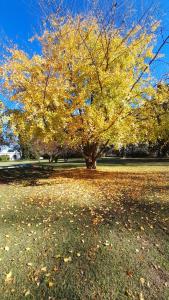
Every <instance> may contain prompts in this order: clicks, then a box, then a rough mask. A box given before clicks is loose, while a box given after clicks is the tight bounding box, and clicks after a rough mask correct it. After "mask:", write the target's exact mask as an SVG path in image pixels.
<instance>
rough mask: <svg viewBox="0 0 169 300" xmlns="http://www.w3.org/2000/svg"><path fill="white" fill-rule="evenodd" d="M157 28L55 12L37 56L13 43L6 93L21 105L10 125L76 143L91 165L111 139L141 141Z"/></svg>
mask: <svg viewBox="0 0 169 300" xmlns="http://www.w3.org/2000/svg"><path fill="white" fill-rule="evenodd" d="M157 27H158V23H157V22H153V23H152V24H151V25H149V26H141V25H135V26H133V27H131V28H129V29H128V30H127V29H125V30H124V31H123V30H122V27H117V26H115V25H114V24H113V23H110V22H109V23H107V24H106V22H104V21H103V20H102V21H100V19H98V18H96V17H95V16H92V15H88V16H76V17H72V16H67V17H65V18H57V17H55V16H54V15H52V16H51V18H50V26H48V27H47V28H46V29H45V30H44V33H43V35H42V36H40V37H38V39H39V42H40V43H41V46H42V54H41V55H34V56H33V57H31V58H30V57H29V56H28V54H26V53H25V52H23V51H21V50H18V49H10V55H9V57H8V59H6V61H5V63H4V65H3V67H2V69H1V77H2V78H3V86H2V88H3V90H4V92H6V93H7V95H8V97H9V98H10V99H11V100H12V101H17V102H18V103H19V104H20V109H19V110H17V111H13V114H12V115H11V123H12V124H13V128H14V130H15V131H16V132H18V133H20V134H21V133H22V135H23V136H25V138H26V139H28V138H30V137H31V138H32V137H33V138H36V137H37V138H38V139H39V138H42V139H43V141H46V142H48V141H50V142H51V141H57V142H58V143H60V144H62V143H64V141H66V143H67V144H68V145H70V146H72V147H80V148H81V149H82V152H83V155H84V157H85V160H86V166H87V168H90V169H92V168H95V167H96V160H97V158H98V157H99V156H100V155H101V154H102V152H103V151H104V149H105V147H106V146H107V145H108V144H114V145H117V146H118V145H119V144H127V143H134V142H137V141H139V139H141V140H144V133H145V130H144V126H143V128H141V126H140V120H141V114H143V115H144V114H145V113H146V112H145V110H144V109H143V108H144V107H145V106H146V105H147V102H148V103H149V104H150V98H151V95H152V93H153V88H152V85H151V74H150V64H151V62H152V61H153V59H154V57H155V56H156V55H155V54H154V53H153V49H154V45H155V40H156V33H155V32H156V29H157ZM140 108H142V109H140ZM147 126H148V125H147ZM138 133H139V134H138Z"/></svg>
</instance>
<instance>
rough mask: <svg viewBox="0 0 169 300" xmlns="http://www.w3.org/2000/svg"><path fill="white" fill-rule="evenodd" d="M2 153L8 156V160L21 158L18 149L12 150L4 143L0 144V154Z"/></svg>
mask: <svg viewBox="0 0 169 300" xmlns="http://www.w3.org/2000/svg"><path fill="white" fill-rule="evenodd" d="M2 155H7V156H9V160H18V159H21V153H20V152H19V151H18V150H14V149H12V148H11V147H9V146H6V145H0V156H2Z"/></svg>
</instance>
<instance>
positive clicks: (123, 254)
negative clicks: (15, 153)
mask: <svg viewBox="0 0 169 300" xmlns="http://www.w3.org/2000/svg"><path fill="white" fill-rule="evenodd" d="M113 162H114V163H113V164H112V161H111V160H110V159H104V160H102V161H101V162H100V163H99V168H98V170H97V171H86V170H85V169H83V168H82V165H83V164H82V162H81V161H80V160H79V161H77V160H71V161H70V162H69V163H67V164H64V163H62V162H60V163H59V164H57V165H55V164H54V165H53V167H54V170H51V169H43V168H42V167H39V164H38V162H37V163H35V162H33V165H34V167H32V168H30V167H24V168H16V169H6V168H5V169H2V170H0V299H1V300H3V299H10V300H11V299H18V300H19V299H39V300H41V299H57V300H59V299H60V300H63V299H67V300H71V299H74V300H76V299H79V300H86V299H93V300H95V299H97V300H102V299H103V300H104V299H106V300H110V299H111V300H115V299H116V300H125V299H126V300H127V299H140V300H142V299H145V300H147V299H148V300H149V299H150V300H155V299H157V300H167V299H169V226H168V225H169V223H168V221H169V187H168V179H169V171H168V162H167V161H159V162H158V161H157V162H155V161H154V160H153V161H150V162H149V161H141V160H139V161H138V160H135V161H134V160H132V161H129V160H126V161H125V162H124V161H122V160H121V161H120V160H113ZM41 164H42V163H41ZM43 164H46V165H48V164H47V163H46V162H45V163H43ZM72 166H74V167H76V168H73V167H72ZM71 168H72V169H71ZM7 274H8V275H7Z"/></svg>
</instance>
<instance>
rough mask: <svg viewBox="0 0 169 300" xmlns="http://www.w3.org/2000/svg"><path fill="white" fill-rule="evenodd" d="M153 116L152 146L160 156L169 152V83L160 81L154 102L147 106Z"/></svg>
mask: <svg viewBox="0 0 169 300" xmlns="http://www.w3.org/2000/svg"><path fill="white" fill-rule="evenodd" d="M147 110H148V111H149V115H150V116H151V127H150V130H151V136H152V139H151V142H152V143H151V148H152V149H153V150H156V151H157V155H158V156H159V157H161V156H165V155H166V154H167V152H168V153H169V85H168V84H166V83H159V84H158V85H157V88H156V90H155V94H154V97H153V101H152V104H151V105H149V107H147Z"/></svg>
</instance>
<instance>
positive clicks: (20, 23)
mask: <svg viewBox="0 0 169 300" xmlns="http://www.w3.org/2000/svg"><path fill="white" fill-rule="evenodd" d="M56 1H57V0H56ZM66 1H67V2H68V3H70V0H66ZM134 1H135V4H136V7H137V12H138V13H139V12H141V10H144V8H145V7H147V6H149V5H150V3H151V2H152V1H151V0H134ZM156 2H157V3H158V7H157V9H156V15H157V18H159V19H161V20H162V27H163V31H164V36H166V35H167V34H169V0H157V1H156ZM72 3H73V10H74V12H77V11H79V10H83V9H84V7H85V6H86V3H87V1H86V0H71V8H72ZM40 21H41V20H40V10H39V6H38V0H0V41H1V42H2V43H3V42H4V41H5V40H6V39H7V38H8V39H10V40H12V41H13V42H14V43H16V44H18V46H19V47H20V48H22V49H24V50H25V51H27V52H28V53H30V54H33V53H34V52H37V51H39V46H38V43H37V42H33V43H30V42H29V41H28V40H29V39H30V38H31V37H32V36H33V35H35V33H36V32H37V30H39V28H40ZM160 43H161V40H159V41H158V44H157V47H158V46H159V45H160ZM162 52H163V53H164V54H165V57H164V58H163V59H162V60H163V61H165V62H168V65H167V64H166V63H162V62H157V63H155V64H154V65H153V66H152V70H153V74H154V76H155V77H157V78H161V76H162V74H164V73H167V72H168V73H169V44H168V45H166V46H165V47H164V48H163V51H162Z"/></svg>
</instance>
